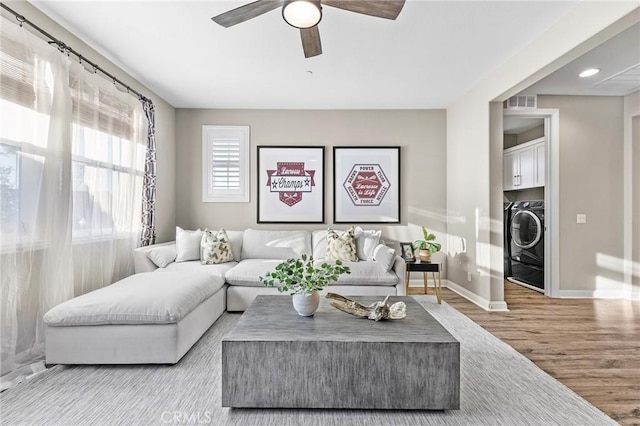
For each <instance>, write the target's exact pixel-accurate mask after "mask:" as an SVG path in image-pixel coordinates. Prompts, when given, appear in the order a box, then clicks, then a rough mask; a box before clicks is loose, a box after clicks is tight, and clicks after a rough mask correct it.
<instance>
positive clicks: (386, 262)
mask: <svg viewBox="0 0 640 426" xmlns="http://www.w3.org/2000/svg"><path fill="white" fill-rule="evenodd" d="M373 260H375V261H376V262H378V263H379V264H380V265H382V267H383V268H384V269H385V271H390V270H391V268H393V264H394V263H395V262H396V251H395V250H394V249H392V248H391V247H387V246H385V245H384V244H378V246H377V247H376V248H375V249H374V251H373Z"/></svg>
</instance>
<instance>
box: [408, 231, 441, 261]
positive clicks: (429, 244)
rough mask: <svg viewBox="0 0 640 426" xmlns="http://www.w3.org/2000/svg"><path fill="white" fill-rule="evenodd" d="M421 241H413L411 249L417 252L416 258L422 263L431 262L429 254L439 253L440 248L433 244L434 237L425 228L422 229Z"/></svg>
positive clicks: (437, 244)
mask: <svg viewBox="0 0 640 426" xmlns="http://www.w3.org/2000/svg"><path fill="white" fill-rule="evenodd" d="M422 235H423V237H424V239H423V240H415V241H414V242H413V248H414V249H415V250H418V256H419V257H420V260H421V261H423V262H431V254H433V253H437V252H439V251H440V249H441V248H442V246H441V245H440V244H439V243H436V242H435V239H436V236H435V235H434V234H431V233H429V231H428V230H427V228H425V227H424V226H423V227H422Z"/></svg>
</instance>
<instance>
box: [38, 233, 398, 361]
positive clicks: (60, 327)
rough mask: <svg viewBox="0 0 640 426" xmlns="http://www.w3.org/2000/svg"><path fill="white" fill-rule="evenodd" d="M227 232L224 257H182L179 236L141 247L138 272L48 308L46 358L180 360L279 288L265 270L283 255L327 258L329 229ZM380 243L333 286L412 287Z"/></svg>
mask: <svg viewBox="0 0 640 426" xmlns="http://www.w3.org/2000/svg"><path fill="white" fill-rule="evenodd" d="M227 235H228V238H229V240H230V243H231V251H232V253H233V259H234V260H233V261H231V262H227V263H221V264H216V265H202V264H201V263H200V260H193V261H185V262H176V261H175V259H176V248H175V243H164V244H156V245H154V246H148V247H141V248H138V249H136V250H134V261H135V271H136V274H134V275H132V276H130V277H127V278H125V279H123V280H120V281H118V282H117V283H114V284H112V285H110V286H107V287H104V288H101V289H99V290H96V291H93V292H91V293H87V294H85V295H82V296H79V297H76V298H74V299H71V300H68V301H67V302H64V303H62V304H61V305H58V306H56V307H54V308H53V309H51V310H50V311H49V312H47V313H46V314H45V315H44V318H43V320H44V322H45V335H46V362H47V363H49V364H151V363H167V364H174V363H176V362H178V361H179V360H180V359H181V358H182V356H184V354H185V353H186V352H187V351H188V350H189V349H190V348H191V347H192V346H193V345H194V344H195V343H196V342H197V341H198V339H200V337H201V336H202V335H203V334H204V332H205V331H206V330H207V329H208V328H209V327H211V325H212V324H213V323H214V322H215V321H216V320H217V319H218V318H219V317H220V315H222V313H223V312H224V311H225V310H228V311H244V310H245V309H247V307H248V306H249V305H250V304H251V302H252V301H253V299H254V298H255V297H256V296H257V295H259V294H279V293H278V290H277V289H276V288H266V287H264V286H263V284H262V283H261V282H260V278H259V277H260V276H264V275H265V274H266V273H267V272H270V271H273V270H274V269H275V267H276V265H278V263H280V262H282V261H283V260H285V259H288V258H297V257H300V256H301V255H302V254H307V255H313V257H314V259H315V261H316V262H318V263H322V262H324V261H327V260H325V253H326V240H327V238H326V235H327V231H313V232H310V231H266V230H256V229H248V230H246V231H227ZM375 241H376V242H377V239H376V240H375ZM366 244H367V242H366V241H364V240H363V241H362V242H361V245H363V246H364V245H366ZM360 249H362V247H360ZM378 249H380V250H381V252H380V253H381V254H380V256H378V260H362V261H358V262H344V264H345V265H347V266H349V268H350V269H351V273H350V274H348V275H342V276H340V278H339V280H338V282H336V283H333V284H332V285H330V286H329V288H328V290H329V291H332V292H335V293H340V294H343V295H345V296H369V295H374V296H387V295H393V296H396V295H397V296H401V295H405V286H404V282H403V277H404V261H403V260H402V258H400V257H399V256H395V255H394V254H393V253H392V251H390V250H389V249H388V248H386V247H384V246H378ZM382 250H384V253H382ZM360 251H362V250H360ZM369 251H371V247H369ZM151 258H153V259H154V261H155V262H156V263H154V261H152V260H151ZM327 262H330V261H327ZM157 263H158V264H160V265H162V267H158V265H157Z"/></svg>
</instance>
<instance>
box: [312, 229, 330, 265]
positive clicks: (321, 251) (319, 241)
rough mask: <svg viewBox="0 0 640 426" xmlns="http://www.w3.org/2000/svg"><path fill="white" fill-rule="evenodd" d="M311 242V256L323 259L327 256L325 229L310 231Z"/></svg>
mask: <svg viewBox="0 0 640 426" xmlns="http://www.w3.org/2000/svg"><path fill="white" fill-rule="evenodd" d="M311 244H312V247H313V251H312V254H313V258H314V259H325V258H326V257H327V230H326V229H322V230H320V231H313V232H312V233H311Z"/></svg>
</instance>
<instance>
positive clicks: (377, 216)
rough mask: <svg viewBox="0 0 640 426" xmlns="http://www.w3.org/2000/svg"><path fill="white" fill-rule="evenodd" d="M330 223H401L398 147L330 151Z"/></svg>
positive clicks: (353, 148)
mask: <svg viewBox="0 0 640 426" xmlns="http://www.w3.org/2000/svg"><path fill="white" fill-rule="evenodd" d="M333 222H334V223H400V147H399V146H364V147H362V146H357V147H356V146H344V147H342V146H341V147H338V146H336V147H334V148H333Z"/></svg>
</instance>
